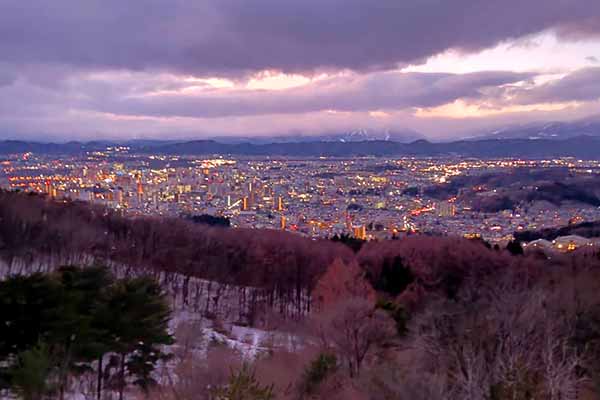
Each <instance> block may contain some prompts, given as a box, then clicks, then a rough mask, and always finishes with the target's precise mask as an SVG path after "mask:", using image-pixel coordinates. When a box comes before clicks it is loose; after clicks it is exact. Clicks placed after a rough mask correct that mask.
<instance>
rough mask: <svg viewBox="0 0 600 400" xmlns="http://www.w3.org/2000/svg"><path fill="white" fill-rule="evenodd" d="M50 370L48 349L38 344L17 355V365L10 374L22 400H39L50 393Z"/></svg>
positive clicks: (51, 366) (42, 344)
mask: <svg viewBox="0 0 600 400" xmlns="http://www.w3.org/2000/svg"><path fill="white" fill-rule="evenodd" d="M52 370H53V363H52V361H51V357H50V353H49V350H48V347H47V346H46V345H45V344H44V343H40V344H39V345H37V346H36V347H34V348H32V349H30V350H25V351H23V352H22V353H21V354H19V356H18V361H17V364H16V365H15V366H14V367H13V369H12V371H11V372H10V376H11V381H12V384H13V387H14V388H15V389H16V392H17V393H18V394H19V395H20V396H21V397H22V398H23V400H41V399H43V398H44V397H45V396H46V395H47V394H48V393H49V392H50V391H51V386H50V383H49V377H50V375H51V374H52Z"/></svg>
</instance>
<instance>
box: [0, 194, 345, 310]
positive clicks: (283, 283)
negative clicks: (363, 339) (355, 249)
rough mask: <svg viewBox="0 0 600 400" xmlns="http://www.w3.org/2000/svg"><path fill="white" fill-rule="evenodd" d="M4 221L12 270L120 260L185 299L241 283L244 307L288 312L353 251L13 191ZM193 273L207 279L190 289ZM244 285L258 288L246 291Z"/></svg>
mask: <svg viewBox="0 0 600 400" xmlns="http://www.w3.org/2000/svg"><path fill="white" fill-rule="evenodd" d="M0 221H1V223H0V257H2V260H3V261H4V263H5V264H6V267H7V271H6V272H8V273H18V272H35V271H36V270H39V271H43V270H45V269H46V268H51V267H53V266H54V265H57V264H60V263H62V264H65V263H73V264H79V263H81V262H84V261H86V260H87V261H89V260H92V261H97V262H107V263H116V264H119V265H121V266H122V267H123V268H120V273H122V274H124V275H125V276H128V275H131V274H139V273H149V274H153V275H154V276H155V277H157V278H158V279H160V280H161V282H162V284H167V285H175V286H177V287H178V288H177V290H178V291H180V292H181V295H182V297H183V302H184V303H186V302H188V298H189V296H191V295H192V294H193V293H192V291H196V292H199V291H202V290H204V292H205V293H204V296H203V297H206V298H210V299H211V300H210V302H212V303H213V304H211V305H210V306H215V305H216V303H217V302H218V301H219V296H221V295H222V294H223V292H224V291H225V290H238V291H239V293H238V295H237V297H239V298H240V303H243V304H241V305H240V306H241V308H244V309H248V308H253V307H257V306H258V304H259V303H264V304H266V305H267V306H271V307H273V306H275V305H278V306H279V307H280V308H281V311H282V312H285V313H295V314H302V313H305V312H307V311H308V310H309V309H310V297H309V296H308V295H309V293H310V291H311V289H312V287H313V286H314V284H315V282H316V278H317V277H318V276H320V275H321V274H322V273H323V272H324V270H325V269H326V268H327V266H328V265H329V264H331V262H332V261H333V260H334V259H336V258H341V259H344V260H347V259H349V258H351V257H352V251H351V250H350V249H348V248H347V247H346V246H344V245H342V244H337V243H333V242H331V241H328V240H323V241H313V240H310V239H304V238H300V237H298V236H297V235H294V234H291V233H285V232H280V231H274V230H246V229H235V230H230V229H222V228H220V227H212V226H210V225H206V224H195V223H192V222H190V221H187V220H184V219H175V218H152V217H147V218H146V217H144V218H134V219H131V218H126V217H123V216H121V215H119V214H117V213H115V212H112V211H110V210H106V209H104V208H100V207H95V206H90V205H89V204H86V203H79V202H69V201H65V202H62V201H60V202H59V201H52V200H49V199H47V198H45V197H44V196H40V195H35V194H24V193H16V192H1V193H0ZM19 266H25V268H27V269H28V271H19V268H20V267H19ZM182 276H183V277H184V279H183V280H181V277H182ZM192 278H197V279H202V280H206V281H208V283H207V285H205V286H203V287H200V286H196V287H195V288H194V289H192V288H191V287H188V284H189V282H190V279H192ZM212 282H214V283H215V284H214V285H212ZM217 283H218V284H219V285H217ZM235 287H238V289H234V288H235ZM243 287H251V288H256V289H258V290H257V291H253V292H251V293H247V291H246V290H245V289H244V288H243ZM206 291H208V292H209V293H206ZM196 294H198V295H199V293H196ZM196 297H198V296H196ZM208 302H209V300H207V304H206V309H207V310H206V311H207V312H208V311H209V308H210V307H209V304H208ZM197 306H198V307H199V306H200V305H197Z"/></svg>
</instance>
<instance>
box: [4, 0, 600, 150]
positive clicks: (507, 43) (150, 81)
mask: <svg viewBox="0 0 600 400" xmlns="http://www.w3.org/2000/svg"><path fill="white" fill-rule="evenodd" d="M0 10H1V11H2V12H1V13H0V26H2V30H1V34H0V51H2V54H3V59H2V62H0V139H28V140H46V141H67V140H92V139H113V140H114V139H120V140H127V139H133V138H148V139H149V138H161V139H196V138H206V137H226V136H267V135H280V136H286V135H298V134H302V135H312V134H315V135H316V134H325V133H338V132H346V131H352V130H356V129H372V130H390V131H397V132H404V131H417V132H419V133H421V134H422V135H424V136H425V137H426V138H428V139H433V140H444V139H453V138H458V137H464V136H468V135H469V134H470V133H475V132H482V131H486V130H491V129H493V128H495V127H498V126H505V125H512V124H520V123H530V122H538V121H542V122H543V121H572V120H579V119H585V118H597V109H598V106H600V87H599V86H598V82H600V79H599V78H600V62H599V60H600V36H599V35H600V4H599V3H598V2H595V1H591V0H578V1H575V2H565V1H560V0H552V1H544V2H542V1H537V0H536V1H530V2H528V3H527V4H525V5H523V4H520V3H519V4H517V3H516V2H514V1H509V2H502V3H499V2H498V3H493V4H490V3H480V2H474V1H470V0H463V1H460V2H458V4H457V2H453V3H452V4H451V5H450V3H449V2H443V1H439V0H436V1H433V0H431V1H421V2H417V1H407V2H403V3H397V2H377V3H369V2H362V1H349V2H341V1H336V0H328V1H325V2H323V1H320V2H312V1H308V2H306V1H304V2H296V1H288V2H272V1H262V2H258V3H256V4H248V3H245V2H239V1H235V0H231V1H207V2H202V3H201V4H193V3H189V2H183V1H177V2H170V3H169V4H166V3H163V2H160V1H151V2H148V3H147V4H146V6H145V7H139V6H128V5H123V4H120V3H117V2H86V3H80V2H74V1H69V0H59V1H55V2H52V3H51V4H50V3H45V2H27V3H23V2H18V1H7V2H3V4H2V5H0ZM517 10H518V11H517Z"/></svg>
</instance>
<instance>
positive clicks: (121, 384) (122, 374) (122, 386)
mask: <svg viewBox="0 0 600 400" xmlns="http://www.w3.org/2000/svg"><path fill="white" fill-rule="evenodd" d="M119 375H120V382H119V400H123V391H124V390H125V353H123V354H121V372H120V373H119Z"/></svg>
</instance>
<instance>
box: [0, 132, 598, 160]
mask: <svg viewBox="0 0 600 400" xmlns="http://www.w3.org/2000/svg"><path fill="white" fill-rule="evenodd" d="M106 146H107V142H86V143H81V142H68V143H64V144H57V143H37V142H25V141H2V142H0V154H15V153H25V152H32V153H39V154H70V155H76V154H84V153H85V152H88V151H99V150H105V149H106ZM129 146H130V152H131V153H136V154H165V155H215V154H219V155H238V156H278V157H285V156H288V157H319V156H329V157H352V156H380V157H382V156H420V157H426V156H463V157H478V158H486V157H524V158H548V157H577V158H585V159H600V137H595V136H577V137H571V138H568V139H481V140H459V141H454V142H448V143H432V142H428V141H426V140H423V139H421V140H417V141H414V142H411V143H399V142H394V141H385V140H368V141H357V142H353V141H350V142H340V141H337V142H328V141H312V142H286V143H266V144H254V143H220V142H217V141H214V140H195V141H186V142H155V141H152V142H145V141H141V142H130V143H129Z"/></svg>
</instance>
